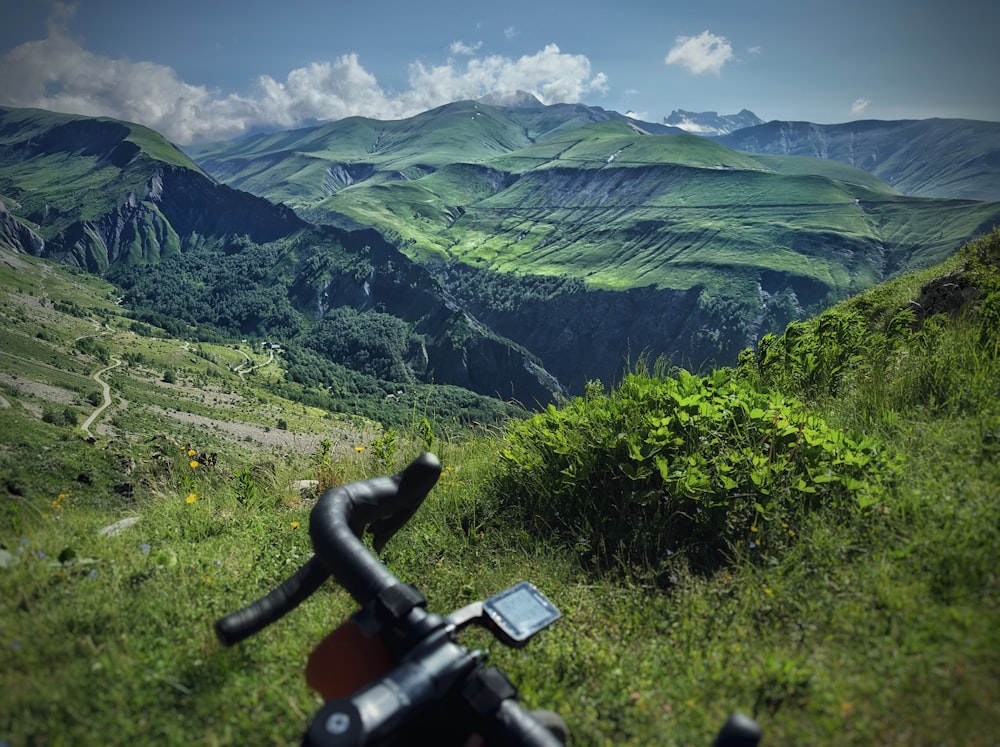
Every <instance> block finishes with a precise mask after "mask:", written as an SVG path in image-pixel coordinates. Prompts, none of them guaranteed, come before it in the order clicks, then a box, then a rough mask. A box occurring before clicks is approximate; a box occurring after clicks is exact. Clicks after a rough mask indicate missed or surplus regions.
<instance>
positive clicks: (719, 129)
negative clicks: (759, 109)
mask: <svg viewBox="0 0 1000 747" xmlns="http://www.w3.org/2000/svg"><path fill="white" fill-rule="evenodd" d="M663 124H667V125H671V126H672V127H678V128H680V129H682V130H686V131H687V132H690V133H691V134H693V135H704V136H706V137H715V136H718V135H728V134H729V133H730V132H735V131H736V130H742V129H743V128H744V127H754V126H756V125H759V124H764V120H763V119H761V118H760V117H758V116H757V115H756V114H754V113H753V112H752V111H750V110H749V109H741V110H740V112H739V114H721V115H720V114H719V113H718V112H689V111H684V110H683V109H674V111H672V112H670V116H669V117H664V118H663Z"/></svg>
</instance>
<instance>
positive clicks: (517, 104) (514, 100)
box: [476, 91, 545, 109]
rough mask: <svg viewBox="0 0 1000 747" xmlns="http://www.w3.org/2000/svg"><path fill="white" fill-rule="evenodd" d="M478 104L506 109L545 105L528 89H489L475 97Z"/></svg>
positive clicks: (531, 107) (541, 106)
mask: <svg viewBox="0 0 1000 747" xmlns="http://www.w3.org/2000/svg"><path fill="white" fill-rule="evenodd" d="M476 101H478V102H479V103H480V104H487V105H488V106H502V107H506V108H508V109H541V108H543V107H544V106H545V104H543V103H542V102H541V101H539V100H538V98H537V97H536V96H535V95H534V94H533V93H531V92H530V91H513V92H511V91H490V92H489V93H487V94H485V95H484V96H480V97H479V98H478V99H476Z"/></svg>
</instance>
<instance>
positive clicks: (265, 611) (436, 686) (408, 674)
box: [215, 452, 760, 747]
mask: <svg viewBox="0 0 1000 747" xmlns="http://www.w3.org/2000/svg"><path fill="white" fill-rule="evenodd" d="M440 475H441V463H440V461H438V459H437V457H436V456H434V455H433V454H431V453H429V452H427V453H424V454H422V455H421V456H419V457H417V458H416V459H415V460H414V461H413V462H411V463H410V464H409V465H408V466H407V467H406V468H405V469H404V470H403V471H401V472H399V473H398V474H396V475H392V476H385V477H376V478H371V479H368V480H364V481H360V482H354V483H350V484H348V485H342V486H339V487H335V488H332V489H330V490H328V491H326V492H325V493H324V494H323V495H322V496H321V497H320V499H319V500H318V501H317V503H316V505H315V506H314V507H313V509H312V511H311V513H310V522H309V524H310V525H309V534H310V538H311V540H312V544H313V550H314V553H315V554H314V555H313V556H312V557H311V558H310V559H309V560H308V561H307V562H306V563H305V564H304V565H303V566H302V567H301V568H300V569H299V570H298V571H296V572H295V573H294V574H292V576H290V577H289V578H288V579H286V580H285V581H284V582H282V583H281V584H280V585H279V586H278V587H277V588H275V589H273V590H272V591H270V592H269V593H268V594H266V595H265V596H263V597H261V598H260V599H258V600H256V601H254V602H252V603H250V604H249V605H247V606H246V607H244V608H243V609H241V610H238V611H236V612H233V613H231V614H229V615H226V616H225V617H223V618H220V619H219V620H217V621H216V624H215V630H216V633H217V635H218V637H219V639H220V640H221V641H222V643H223V644H224V645H227V646H232V645H235V644H236V643H238V642H239V641H241V640H243V639H245V638H247V637H249V636H251V635H253V634H254V633H256V632H258V631H260V630H262V629H263V628H264V627H266V626H267V625H270V624H271V623H273V622H275V621H276V620H278V619H280V618H281V617H282V616H283V615H285V614H286V613H288V612H290V611H291V610H293V609H294V608H295V607H297V606H298V605H299V604H300V603H301V602H302V601H304V600H305V599H306V598H307V597H309V596H310V595H311V594H312V593H313V592H315V591H316V590H317V589H318V588H319V587H320V585H321V584H322V583H323V582H324V581H326V580H327V579H328V578H329V577H330V576H331V575H332V576H333V577H334V578H335V579H336V581H337V582H338V583H339V584H340V585H341V586H343V587H344V588H345V589H346V590H347V591H348V592H349V593H350V595H351V596H352V597H353V598H354V600H355V601H356V602H357V603H358V604H359V606H360V609H359V610H358V612H356V613H355V614H354V615H352V616H351V617H350V618H349V619H348V620H347V621H345V622H344V623H343V624H341V625H340V627H338V628H337V629H336V630H334V631H333V632H332V633H330V634H329V635H328V636H327V637H326V638H325V639H324V640H323V641H322V642H321V643H320V644H319V645H318V646H317V647H316V649H315V650H314V651H313V652H312V654H311V655H310V657H309V661H308V663H307V666H306V680H307V682H308V683H309V685H310V687H312V688H313V689H314V690H316V691H317V692H319V693H320V695H322V697H323V698H324V700H325V701H326V703H325V705H323V706H322V707H321V708H320V709H319V711H318V712H317V713H316V714H315V716H314V717H313V719H312V721H311V723H310V725H309V726H308V729H307V731H306V733H305V735H304V737H303V745H305V746H306V747H354V746H360V745H398V744H410V743H414V744H427V743H431V744H444V745H448V744H457V745H466V744H472V743H474V742H473V741H470V737H473V738H474V739H476V738H478V739H481V740H482V742H484V743H485V744H487V745H491V746H499V745H514V746H518V747H521V746H523V747H557V746H558V745H562V744H563V743H564V742H565V741H566V728H565V723H564V722H562V720H561V719H560V718H559V717H558V716H557V715H555V714H552V713H551V712H535V713H534V714H533V713H529V712H528V711H527V710H525V709H524V708H523V707H522V706H521V704H520V702H519V701H518V693H517V689H516V687H515V686H514V685H513V684H512V683H511V682H510V680H509V679H508V678H507V676H506V675H505V674H503V672H501V671H500V670H499V669H497V668H496V667H491V666H487V665H486V662H487V658H488V654H487V653H485V652H483V651H480V650H472V651H470V650H469V649H467V648H466V647H465V646H463V645H462V644H461V643H459V641H458V633H459V632H460V631H462V630H463V629H465V628H468V627H469V626H471V625H477V626H479V627H482V628H484V629H486V630H488V631H489V632H490V633H491V634H492V635H493V636H494V637H495V638H496V639H497V640H498V641H500V642H501V643H502V644H504V645H506V646H510V647H515V648H520V647H522V646H525V645H526V644H527V643H528V641H530V640H531V639H532V638H533V637H534V636H535V635H537V634H538V633H539V632H541V631H542V630H544V629H545V628H547V627H548V626H549V625H551V624H552V623H554V622H555V621H556V620H558V619H559V618H560V616H561V613H560V612H559V610H558V609H557V608H556V607H555V605H553V604H552V602H551V601H549V600H548V599H547V598H546V597H545V596H544V594H542V593H541V592H540V591H539V590H538V589H537V588H535V587H534V586H533V585H531V584H530V583H527V582H522V583H520V584H517V585H515V586H513V587H511V588H510V589H507V590H506V591H504V592H501V593H500V594H497V595H496V596H494V597H491V598H490V599H487V600H485V601H482V602H474V603H472V604H470V605H467V606H466V607H463V608H462V609H460V610H457V611H455V612H452V613H451V614H449V615H447V616H442V615H439V614H437V613H434V612H430V611H428V610H427V601H426V599H425V598H424V596H423V594H422V593H421V592H420V590H419V589H417V588H416V587H415V586H413V585H412V584H408V583H404V582H402V581H400V580H399V579H398V578H396V577H395V576H394V575H393V574H392V572H391V571H389V569H388V568H387V567H386V566H385V565H384V564H383V563H382V562H381V561H380V560H379V559H378V558H377V557H376V556H375V555H374V554H373V552H371V551H369V550H368V548H367V547H366V546H365V544H364V543H363V542H362V540H361V538H362V537H363V536H364V532H365V530H366V529H368V530H369V531H370V533H371V538H372V540H371V541H372V547H373V549H374V552H375V553H377V552H380V551H381V550H382V548H383V547H384V546H385V544H386V543H387V542H388V541H389V539H391V538H392V536H393V535H395V533H396V532H397V531H399V529H400V528H401V527H402V526H403V525H404V524H406V522H407V521H409V519H410V518H411V517H412V516H413V515H414V513H416V511H417V509H418V508H419V507H420V505H421V504H422V503H423V501H424V499H425V498H426V497H427V495H428V493H429V492H430V490H431V488H432V487H433V486H434V484H435V483H436V482H437V480H438V478H439V477H440ZM543 722H544V723H543ZM759 736H760V735H759V728H757V727H756V724H754V723H753V722H752V721H749V719H746V717H741V716H740V715H739V714H737V715H736V716H735V717H734V718H731V719H730V721H729V722H727V724H726V726H724V727H723V730H722V731H721V732H720V734H719V737H718V738H717V740H716V742H715V744H716V745H717V746H718V747H723V746H725V747H742V745H747V746H748V747H750V746H752V745H756V744H757V740H759Z"/></svg>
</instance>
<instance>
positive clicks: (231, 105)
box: [0, 0, 1000, 144]
mask: <svg viewBox="0 0 1000 747" xmlns="http://www.w3.org/2000/svg"><path fill="white" fill-rule="evenodd" d="M0 19H2V24H0V105H7V106H36V107H41V108H46V109H52V110H56V111H68V112H73V113H79V114H88V115H106V116H112V117H118V118H121V119H127V120H130V121H135V122H140V123H142V124H146V125H148V126H150V127H153V128H155V129H157V130H159V131H160V132H162V133H163V134H164V135H166V136H167V137H168V138H170V139H171V140H173V141H174V142H177V143H179V144H186V143H190V142H197V141H205V140H217V139H225V138H229V137H235V136H239V135H241V134H244V133H246V132H251V131H254V130H257V129H270V128H290V127H297V126H302V125H305V124H310V123H313V122H316V121H322V120H327V119H339V118H342V117H345V116H350V115H364V116H371V117H376V118H381V119H394V118H400V117H405V116H410V115H412V114H415V113H417V112H419V111H424V110H426V109H429V108H433V107H435V106H439V105H441V104H444V103H447V102H449V101H453V100H458V99H465V98H475V97H477V96H480V95H482V94H484V93H486V92H488V91H491V90H507V89H511V90H514V89H521V90H529V91H531V92H533V93H535V95H536V96H538V97H539V98H540V99H542V100H543V101H544V102H545V103H557V102H582V103H586V104H590V105H594V106H602V107H604V108H607V109H614V110H617V111H620V112H623V113H627V112H633V113H634V114H635V116H637V118H641V119H645V120H648V121H654V122H659V121H661V120H662V119H663V117H665V116H666V115H668V114H669V113H670V112H671V111H672V110H674V109H685V110H688V111H718V112H720V113H725V114H729V113H735V112H737V111H739V110H740V109H742V108H748V109H750V110H752V111H753V112H755V113H756V114H757V115H758V116H760V117H761V118H763V119H765V120H772V119H784V120H807V121H812V122H818V123H837V122H846V121H851V120H856V119H905V118H926V117H964V118H970V119H983V120H990V121H1000V85H998V83H997V74H998V71H1000V43H998V37H997V29H998V28H1000V2H996V0H987V1H986V2H983V0H975V1H972V0H945V1H944V2H929V1H928V0H838V2H835V3H831V2H811V1H806V0H797V1H796V0H757V1H756V2H749V1H747V0H744V1H742V2H735V1H732V0H716V1H715V2H709V3H698V2H691V1H690V0H688V1H686V2H673V1H672V0H605V1H604V2H597V1H596V0H572V1H563V2H551V1H549V0H499V1H498V2H492V3H488V4H484V3H477V2H471V1H470V0H465V1H464V2H457V1H454V0H437V1H436V2H417V1H416V0H409V1H403V0H368V1H367V2H364V3H361V2H344V1H343V0H324V1H321V2H319V1H310V2H306V1H305V0H284V2H277V1H276V0H263V1H262V0H170V2H141V1H138V2H137V1H135V0H131V1H130V2H122V1H121V0H78V1H77V2H75V3H66V2H52V0H0Z"/></svg>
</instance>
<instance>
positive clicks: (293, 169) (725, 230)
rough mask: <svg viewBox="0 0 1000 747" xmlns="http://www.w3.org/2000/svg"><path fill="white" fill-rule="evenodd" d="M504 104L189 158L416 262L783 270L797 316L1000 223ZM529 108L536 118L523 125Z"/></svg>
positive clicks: (773, 163) (340, 127)
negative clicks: (540, 122) (362, 231)
mask: <svg viewBox="0 0 1000 747" xmlns="http://www.w3.org/2000/svg"><path fill="white" fill-rule="evenodd" d="M514 111H516V110H506V109H505V110H498V109H495V108H493V107H488V106H486V105H482V104H475V103H472V102H464V103H461V104H454V105H449V106H446V107H442V108H441V109H438V110H435V111H434V112H428V113H426V114H423V115H420V116H418V117H414V118H413V119H411V120H403V121H399V122H388V123H378V124H376V123H373V122H368V121H365V122H364V126H365V129H364V136H363V137H360V138H359V137H358V131H359V128H360V127H361V124H362V122H361V121H360V120H352V121H351V122H350V123H349V124H344V123H333V124H331V125H327V126H324V127H322V128H314V129H310V130H303V131H299V132H298V133H297V136H296V137H294V138H293V137H291V134H289V133H285V134H283V135H280V136H279V135H273V136H261V137H260V138H257V139H254V140H251V141H245V142H242V141H241V142H233V143H228V144H222V145H216V146H213V147H211V148H205V149H203V150H198V149H195V150H194V151H193V154H194V155H195V157H196V158H198V159H199V161H200V162H201V163H202V164H203V165H204V166H205V167H206V168H208V169H209V170H210V171H211V172H212V173H214V174H216V175H217V176H218V177H219V178H222V179H224V180H226V181H229V182H230V183H233V184H237V185H239V186H241V188H245V189H249V190H251V191H253V192H255V193H257V194H262V195H265V196H268V197H269V198H270V199H280V200H283V201H286V202H287V203H288V204H289V205H291V206H292V207H294V208H295V209H296V210H297V211H298V212H299V213H300V214H301V215H303V216H304V217H306V218H307V219H309V220H311V221H313V222H317V223H322V222H328V221H333V222H340V223H344V222H345V219H344V216H347V218H349V219H350V220H352V221H355V222H357V223H359V224H362V225H370V226H375V227H377V228H378V229H379V230H382V231H384V232H386V233H387V234H388V235H389V236H391V237H393V239H394V240H395V241H397V242H398V243H399V244H400V245H401V246H402V247H403V248H404V250H405V251H406V252H407V253H408V254H410V256H412V257H414V258H416V259H418V260H419V261H424V262H438V261H445V262H455V261H458V262H462V263H465V264H469V265H474V266H477V267H481V268H488V269H490V270H492V271H497V272H518V273H522V274H540V275H561V276H571V277H578V278H581V279H583V280H585V281H586V283H587V284H588V286H589V287H593V288H611V289H619V290H624V289H628V288H639V287H647V286H653V287H655V288H659V289H673V290H691V289H698V288H701V289H704V290H705V291H706V292H707V293H709V294H711V295H720V294H721V295H723V296H726V297H728V298H736V299H745V298H747V296H748V295H752V294H754V293H755V292H756V290H757V288H758V286H761V285H764V286H768V287H770V286H771V285H772V283H771V282H770V280H771V279H773V278H774V277H775V274H776V273H777V274H781V275H782V277H783V278H787V279H788V282H787V283H784V284H783V285H781V286H780V287H777V288H773V291H774V292H777V291H782V290H783V289H787V290H789V291H792V292H795V293H796V294H797V296H798V297H799V298H800V301H801V302H802V305H803V306H806V307H808V306H811V305H814V304H817V303H820V302H825V301H826V300H828V299H837V298H842V297H844V296H845V295H846V294H848V293H851V292H856V291H857V290H860V289H862V288H866V287H870V286H871V285H872V284H873V283H875V282H878V281H880V280H881V279H883V278H885V277H889V276H891V275H892V274H893V273H896V272H898V271H900V270H903V269H906V268H908V267H915V266H920V265H926V264H928V263H934V262H937V261H940V260H941V259H943V258H944V257H946V256H948V255H949V254H950V253H951V252H953V251H954V250H955V249H956V248H957V247H958V246H959V245H960V244H961V242H962V241H964V240H965V239H966V238H968V237H969V236H972V235H974V234H975V233H977V232H978V231H982V230H986V229H988V228H989V227H990V226H991V225H993V224H995V223H996V222H997V220H998V219H1000V205H998V204H996V203H980V202H975V201H956V200H928V199H916V198H906V197H903V196H901V195H899V194H897V193H896V192H895V190H893V189H892V188H891V187H889V186H887V185H886V184H885V183H883V182H881V181H879V180H878V179H877V178H875V177H873V176H872V175H871V174H870V173H868V172H866V171H862V170H861V169H857V168H853V167H850V166H848V165H846V164H841V163H837V162H835V161H829V160H825V159H819V158H801V157H777V156H755V155H751V154H748V153H742V152H739V151H734V150H731V149H729V148H727V147H724V146H722V145H721V144H720V143H717V142H715V141H712V140H708V139H705V138H699V137H695V136H692V135H687V134H659V135H651V134H648V133H647V132H646V131H644V130H643V129H642V127H641V123H633V122H630V121H629V120H625V119H624V118H622V119H608V120H603V121H597V122H593V121H590V122H585V123H581V122H580V121H579V120H575V119H574V120H571V121H572V126H571V127H555V126H553V118H554V117H555V116H556V114H555V112H548V111H545V109H544V108H543V110H542V111H541V112H540V111H538V110H535V109H528V110H524V112H521V113H518V114H517V115H515V114H514V113H513V112H514ZM525 112H528V113H531V112H533V113H534V114H533V116H535V117H539V118H540V117H541V116H542V113H543V112H544V113H545V115H546V117H547V118H548V119H547V120H546V125H545V126H544V127H539V128H538V129H539V131H538V132H534V133H532V132H531V131H529V130H527V129H524V130H523V132H522V131H520V130H518V127H519V126H521V125H522V124H523V121H522V120H520V119H518V117H525V116H528V114H526V113H525ZM380 127H381V128H382V129H381V130H379V129H378V128H380ZM526 135H530V138H526V137H525V136H526ZM529 139H530V142H528V141H527V140H529ZM376 144H377V145H376ZM361 146H363V147H361ZM942 168H946V166H945V165H942ZM337 175H339V176H337ZM928 225H934V226H936V228H935V230H933V231H931V232H929V233H928V232H926V231H925V230H924V228H925V227H926V226H928Z"/></svg>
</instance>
